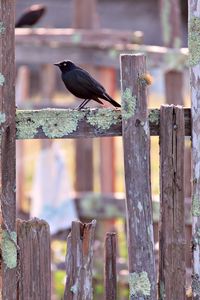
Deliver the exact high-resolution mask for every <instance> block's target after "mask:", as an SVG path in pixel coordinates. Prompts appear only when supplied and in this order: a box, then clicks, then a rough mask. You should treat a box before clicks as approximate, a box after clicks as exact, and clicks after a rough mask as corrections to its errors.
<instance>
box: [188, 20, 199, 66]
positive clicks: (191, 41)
mask: <svg viewBox="0 0 200 300" xmlns="http://www.w3.org/2000/svg"><path fill="white" fill-rule="evenodd" d="M188 45H189V65H190V66H191V67H193V66H195V65H197V64H198V63H199V62H200V18H199V17H195V16H193V17H192V18H191V19H190V21H189V35H188Z"/></svg>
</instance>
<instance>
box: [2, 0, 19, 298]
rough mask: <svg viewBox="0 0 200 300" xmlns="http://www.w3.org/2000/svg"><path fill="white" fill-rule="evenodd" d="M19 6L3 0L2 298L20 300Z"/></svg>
mask: <svg viewBox="0 0 200 300" xmlns="http://www.w3.org/2000/svg"><path fill="white" fill-rule="evenodd" d="M14 19H15V5H14V3H13V1H12V0H7V1H5V0H0V20H1V21H0V53H1V56H0V186H1V195H0V201H1V217H0V227H1V237H0V239H1V274H0V277H1V282H0V287H1V289H0V298H1V299H2V300H16V292H17V279H16V267H17V244H16V228H15V221H16V181H15V180H16V178H15V156H16V153H15V131H16V129H15V126H16V124H15V55H14V51H15V49H14V47H15V46H14V22H15V21H14Z"/></svg>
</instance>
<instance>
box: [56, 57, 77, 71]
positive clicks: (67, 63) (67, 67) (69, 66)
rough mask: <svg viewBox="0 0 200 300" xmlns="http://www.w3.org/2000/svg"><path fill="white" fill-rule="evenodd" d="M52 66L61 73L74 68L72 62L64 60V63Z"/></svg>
mask: <svg viewBox="0 0 200 300" xmlns="http://www.w3.org/2000/svg"><path fill="white" fill-rule="evenodd" d="M54 65H55V66H57V67H59V68H60V70H61V71H62V72H69V71H71V70H73V69H75V68H76V66H75V64H73V62H71V61H70V60H67V61H65V60H64V61H61V62H58V63H55V64H54Z"/></svg>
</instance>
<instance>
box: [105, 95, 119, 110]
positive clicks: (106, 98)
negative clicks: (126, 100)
mask: <svg viewBox="0 0 200 300" xmlns="http://www.w3.org/2000/svg"><path fill="white" fill-rule="evenodd" d="M104 96H105V100H107V101H108V102H110V103H111V104H112V105H113V106H114V107H121V105H120V104H119V103H117V102H116V101H115V100H114V99H112V98H111V97H110V96H109V95H108V94H107V93H104Z"/></svg>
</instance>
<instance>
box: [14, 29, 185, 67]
mask: <svg viewBox="0 0 200 300" xmlns="http://www.w3.org/2000/svg"><path fill="white" fill-rule="evenodd" d="M67 31H68V32H69V33H65V32H67ZM98 32H100V33H98ZM95 36H96V37H95ZM127 36H129V33H128V34H126V33H125V34H124V32H123V31H121V32H119V33H118V32H117V33H116V34H115V31H109V32H108V33H106V32H105V31H104V30H97V31H96V30H94V31H93V30H92V31H90V32H88V31H87V30H80V31H79V30H73V29H69V30H68V29H48V28H45V31H44V29H42V28H40V29H17V30H16V61H17V63H22V64H24V63H28V64H30V63H34V64H45V63H46V64H49V63H55V61H58V60H63V58H64V57H66V58H68V59H70V60H74V61H76V63H77V64H85V65H88V64H91V65H93V66H101V67H102V66H107V67H114V68H117V69H118V68H119V55H120V53H124V51H126V53H133V52H144V53H147V55H148V64H149V65H150V66H152V67H158V66H159V67H161V68H164V69H166V70H168V69H171V68H172V67H173V69H176V68H178V69H179V67H180V66H181V67H183V65H185V66H187V57H188V49H186V48H182V49H180V50H179V49H168V48H166V47H158V46H156V47H155V46H146V45H137V44H140V43H141V39H142V38H141V33H139V38H138V39H137V40H133V41H130V42H129V38H128V37H127ZM133 36H134V34H133ZM133 42H134V43H135V44H132V43H133Z"/></svg>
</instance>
